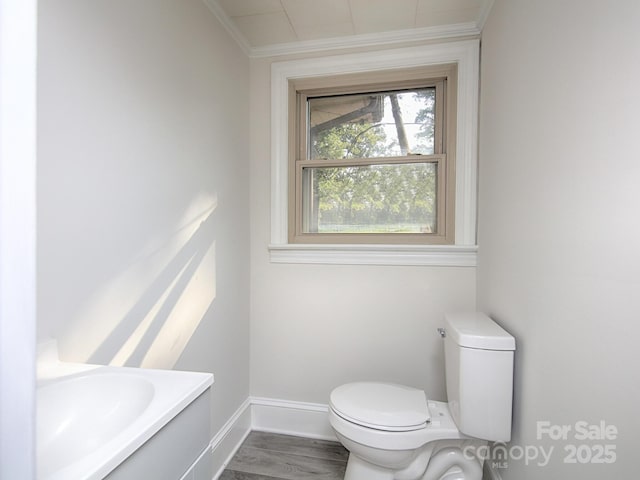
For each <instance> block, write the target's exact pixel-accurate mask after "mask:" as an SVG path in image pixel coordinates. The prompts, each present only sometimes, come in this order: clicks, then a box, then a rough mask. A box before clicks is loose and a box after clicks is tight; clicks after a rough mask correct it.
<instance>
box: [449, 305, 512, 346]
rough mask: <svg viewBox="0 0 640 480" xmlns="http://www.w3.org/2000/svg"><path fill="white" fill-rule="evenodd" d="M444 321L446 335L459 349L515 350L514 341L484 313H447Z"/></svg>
mask: <svg viewBox="0 0 640 480" xmlns="http://www.w3.org/2000/svg"><path fill="white" fill-rule="evenodd" d="M444 319H445V330H446V332H447V333H446V334H447V335H448V336H450V337H451V339H452V340H453V341H454V342H455V343H456V344H458V345H460V346H461V347H467V348H479V349H482V350H515V349H516V339H515V338H513V336H512V335H510V334H509V333H508V332H507V331H506V330H505V329H503V328H502V327H501V326H500V325H498V324H497V323H496V322H494V321H493V320H491V318H489V317H488V316H487V315H485V314H484V313H480V312H470V313H449V314H446V315H445V317H444Z"/></svg>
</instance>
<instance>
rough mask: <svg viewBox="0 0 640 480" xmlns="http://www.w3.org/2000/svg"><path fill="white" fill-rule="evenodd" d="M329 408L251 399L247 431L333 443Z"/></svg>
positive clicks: (261, 398) (271, 399)
mask: <svg viewBox="0 0 640 480" xmlns="http://www.w3.org/2000/svg"><path fill="white" fill-rule="evenodd" d="M328 411H329V406H328V405H324V404H320V403H306V402H294V401H290V400H278V399H273V398H263V397H251V428H252V429H253V430H258V431H262V432H274V433H282V434H286V435H296V436H299V437H307V438H319V439H324V440H337V439H336V436H335V434H334V433H333V430H332V429H331V426H330V425H329V416H328Z"/></svg>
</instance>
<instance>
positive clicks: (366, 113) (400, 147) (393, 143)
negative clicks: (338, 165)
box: [307, 88, 436, 159]
mask: <svg viewBox="0 0 640 480" xmlns="http://www.w3.org/2000/svg"><path fill="white" fill-rule="evenodd" d="M435 103H436V89H435V88H424V89H416V90H402V91H395V92H381V93H368V94H358V95H339V96H332V97H318V98H309V99H308V107H309V108H308V114H309V122H308V125H309V132H308V135H307V138H308V139H309V145H308V151H309V158H312V159H318V158H329V159H341V158H373V157H398V156H404V155H409V154H422V155H431V154H433V153H434V133H435Z"/></svg>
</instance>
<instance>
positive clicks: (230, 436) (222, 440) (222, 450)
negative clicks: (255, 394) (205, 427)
mask: <svg viewBox="0 0 640 480" xmlns="http://www.w3.org/2000/svg"><path fill="white" fill-rule="evenodd" d="M250 406H251V401H250V399H249V398H247V399H246V400H245V401H244V402H243V403H242V405H240V407H239V408H238V410H236V412H235V413H234V414H233V415H232V416H231V418H230V419H229V420H228V421H227V423H225V424H224V426H223V427H222V428H221V429H220V431H218V433H217V434H216V435H215V436H214V437H213V439H212V440H211V443H210V446H211V454H212V457H213V460H212V463H213V469H212V471H213V472H214V474H213V480H216V479H217V478H218V477H219V476H220V475H221V474H222V472H223V470H224V469H225V467H226V466H227V464H228V463H229V462H230V461H231V458H232V457H233V456H234V455H235V453H236V452H237V451H238V449H239V448H240V445H242V442H244V439H245V438H247V435H249V433H250V432H251V429H252V427H251V409H250Z"/></svg>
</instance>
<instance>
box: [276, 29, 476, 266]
mask: <svg viewBox="0 0 640 480" xmlns="http://www.w3.org/2000/svg"><path fill="white" fill-rule="evenodd" d="M479 54H480V48H479V40H475V39H474V40H464V41H458V42H448V43H441V44H432V45H423V46H418V47H407V48H399V49H390V50H383V51H377V52H367V53H357V54H347V55H335V56H328V57H320V58H307V59H302V60H291V61H285V62H274V63H273V64H272V66H271V244H270V245H269V251H270V255H271V261H272V262H275V263H325V264H374V265H439V266H475V265H476V251H477V246H476V198H477V192H476V190H477V187H476V183H477V149H478V140H477V138H478V87H479ZM450 63H456V64H457V66H458V91H457V114H456V115H457V116H456V121H457V138H456V192H455V193H456V200H455V242H454V245H324V244H323V245H317V244H313V245H308V244H292V243H288V208H289V202H288V198H289V192H288V178H289V177H288V175H289V173H288V168H289V157H288V149H289V138H288V137H289V115H293V114H295V105H289V81H290V80H294V79H301V78H313V77H324V76H328V75H340V74H349V73H364V72H377V71H381V70H390V69H399V68H412V67H423V66H431V65H441V64H450Z"/></svg>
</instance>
